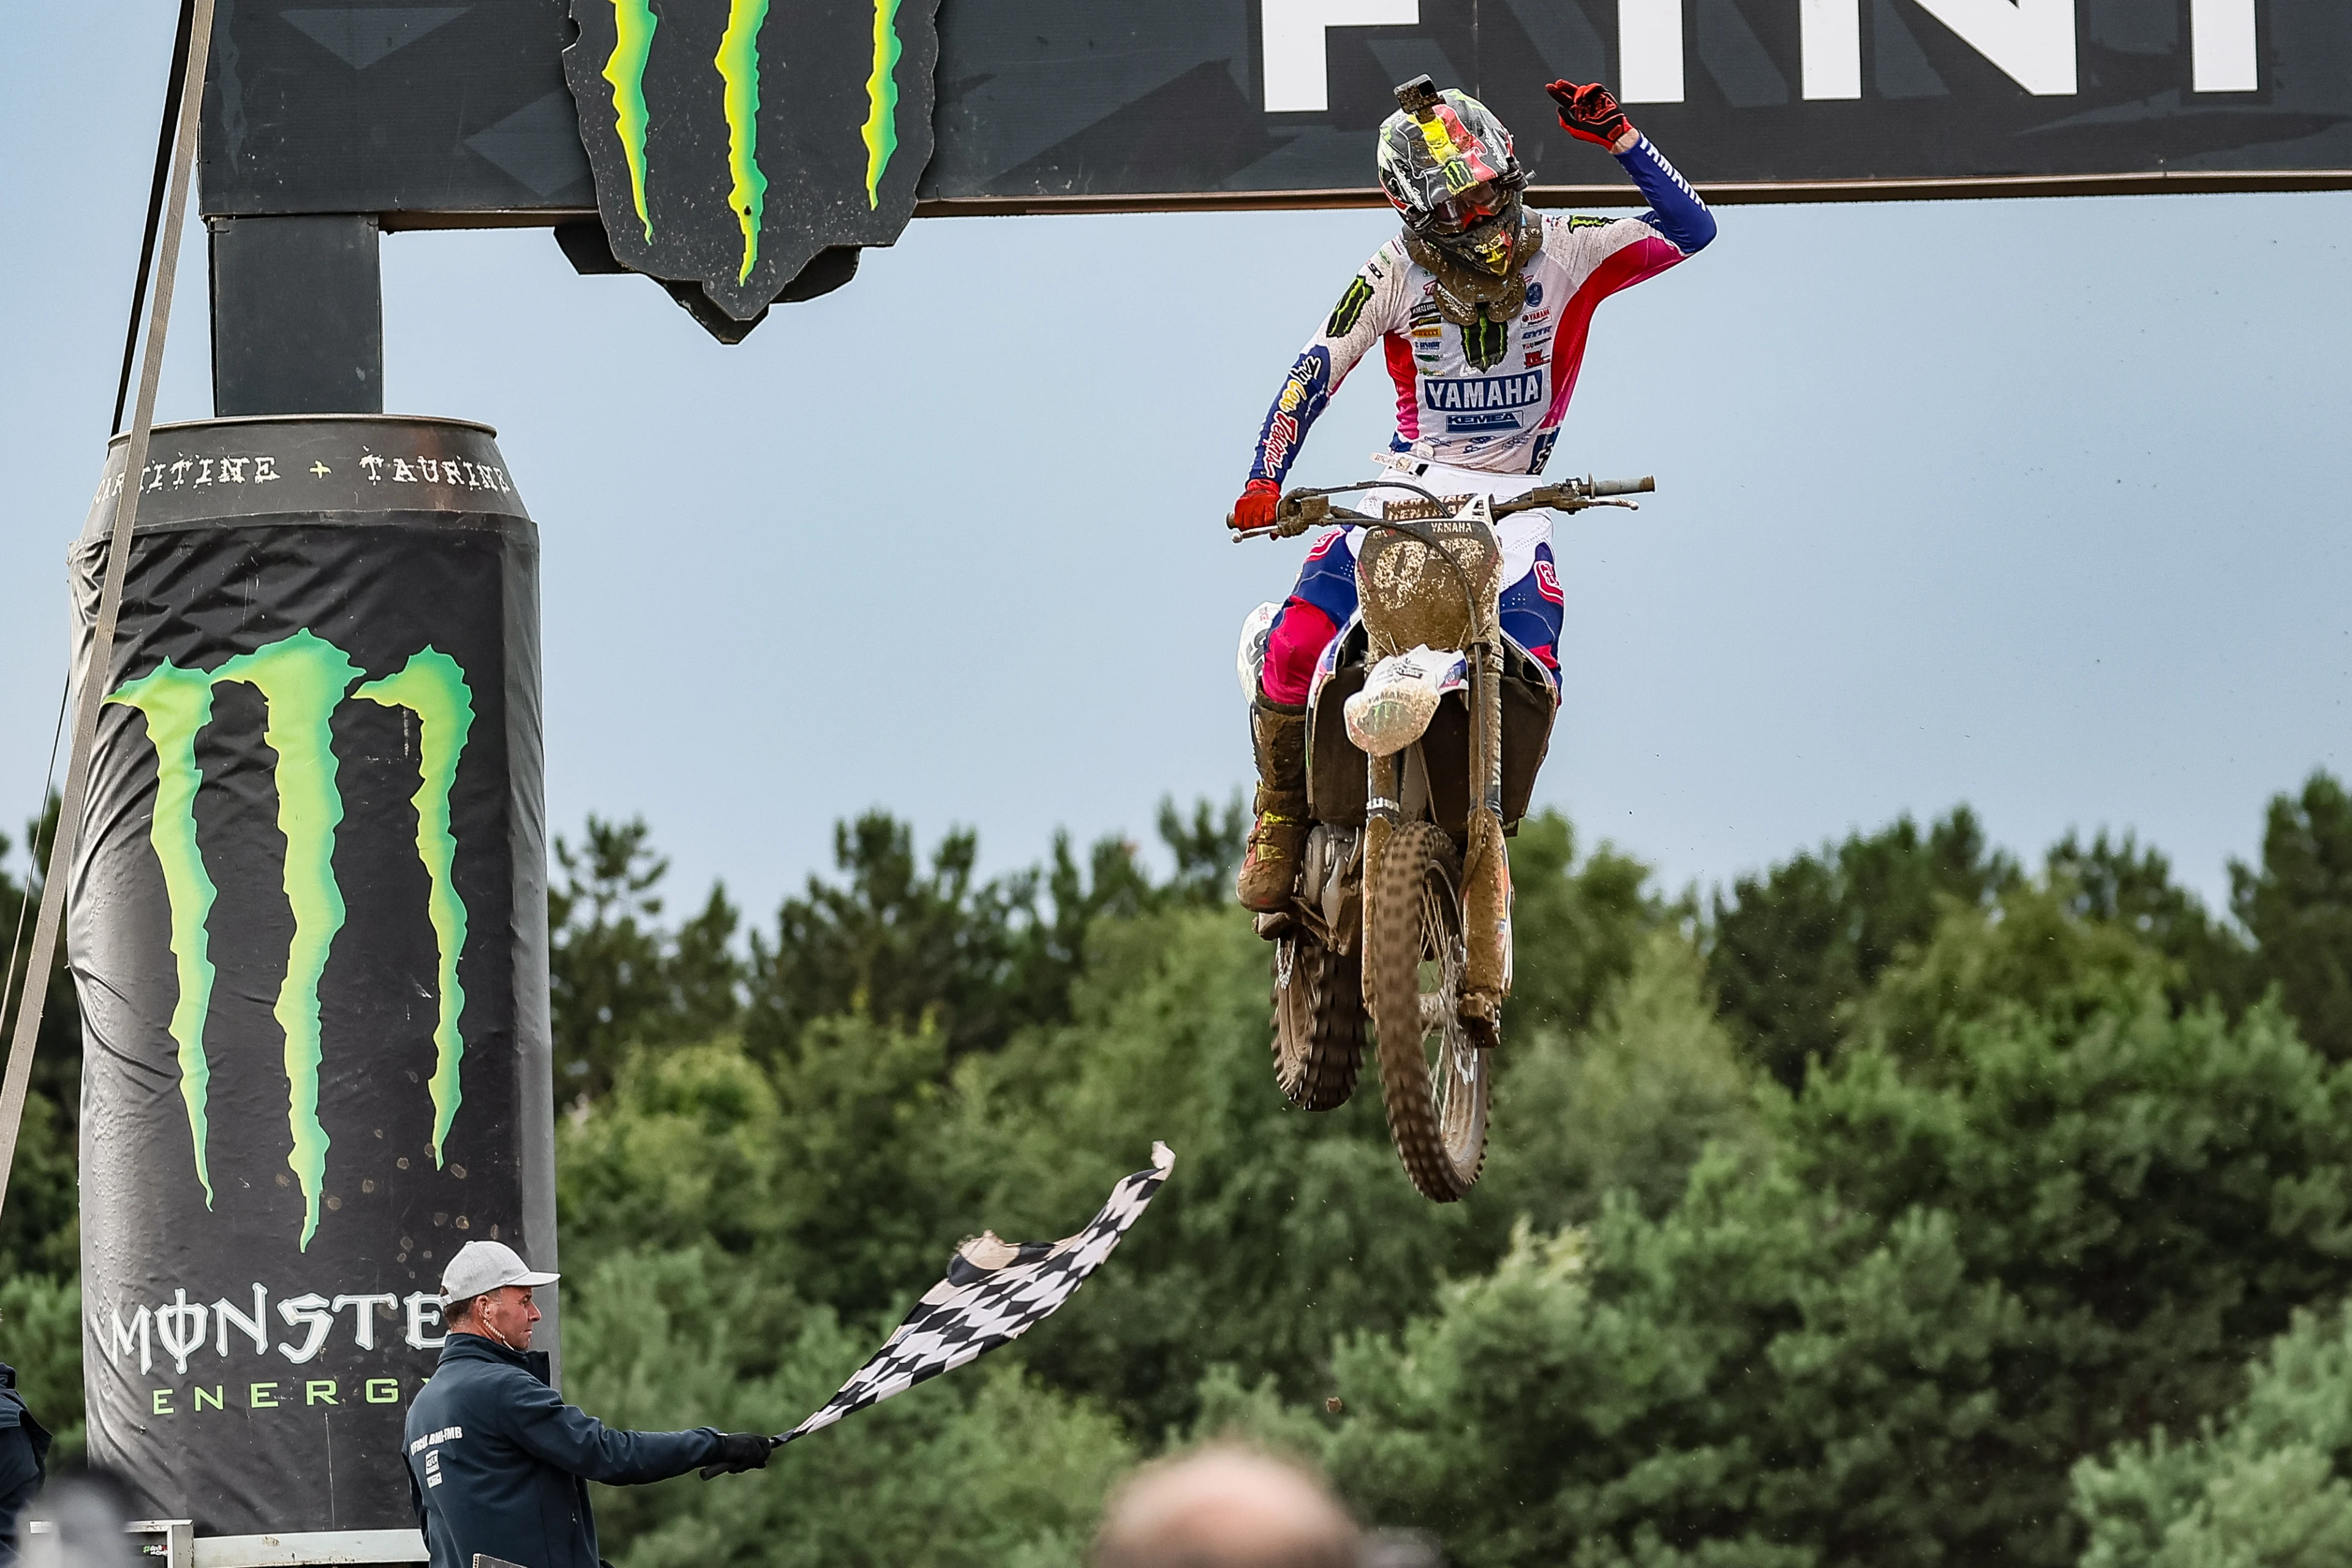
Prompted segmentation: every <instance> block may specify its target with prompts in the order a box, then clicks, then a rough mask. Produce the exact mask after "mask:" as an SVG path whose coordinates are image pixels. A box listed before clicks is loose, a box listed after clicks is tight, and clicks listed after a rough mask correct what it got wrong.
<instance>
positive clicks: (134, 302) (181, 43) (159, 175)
mask: <svg viewBox="0 0 2352 1568" xmlns="http://www.w3.org/2000/svg"><path fill="white" fill-rule="evenodd" d="M195 19H196V0H180V26H179V29H178V31H177V32H176V33H175V34H174V36H173V39H172V68H171V69H170V71H169V72H167V73H166V74H165V76H164V79H163V121H162V123H161V124H160V125H158V126H157V127H156V131H155V178H154V181H153V184H152V185H151V186H150V188H149V190H148V192H147V228H146V232H145V233H143V234H142V235H141V236H140V238H139V266H138V268H137V270H136V272H135V273H134V274H133V276H132V278H131V317H130V320H129V321H126V322H125V323H124V324H123V328H122V374H121V377H120V378H119V379H118V380H117V381H116V382H115V384H114V415H113V417H112V419H111V420H110V422H109V423H108V425H107V426H106V433H107V435H108V436H109V437H112V436H115V435H117V434H119V433H120V432H121V429H122V409H123V405H126V404H128V403H129V402H130V401H131V369H132V367H133V366H135V365H136V364H138V363H139V321H140V318H141V317H142V315H143V314H145V312H146V310H147V280H148V279H149V278H150V277H151V276H152V273H153V268H154V265H155V239H156V236H157V234H158V232H159V231H160V230H161V229H162V228H163V197H164V195H166V194H167V191H168V189H169V186H170V184H171V179H172V147H173V142H174V140H175V138H174V136H173V132H176V131H177V130H178V128H179V123H180V92H181V89H182V88H183V87H184V85H185V78H186V75H187V69H188V38H189V35H190V34H191V33H192V32H193V31H194V24H195ZM72 691H73V671H72V670H71V669H70V668H68V670H67V671H66V678H65V682H64V684H63V685H62V686H60V687H59V688H58V716H57V720H56V721H55V722H54V723H53V724H51V725H50V727H49V763H48V766H47V767H46V768H44V769H42V770H41V799H40V804H39V805H38V806H37V808H36V809H35V811H34V813H33V836H32V838H31V840H30V841H29V842H27V843H26V846H25V860H26V876H25V902H24V903H20V904H19V905H17V906H16V931H15V932H14V933H13V934H11V935H10V937H9V939H8V966H7V968H5V969H0V1029H5V1028H6V1027H7V1024H8V1005H9V1003H10V1002H11V1001H12V1000H13V999H14V998H15V995H16V960H17V959H18V958H19V957H21V956H22V954H23V949H24V945H25V910H26V907H27V906H29V904H30V903H31V901H32V895H33V884H34V881H35V880H36V879H35V877H34V874H33V873H34V872H35V871H37V869H38V868H39V867H40V864H41V843H40V831H41V821H42V819H43V818H44V817H46V816H48V814H49V788H50V782H51V781H52V780H54V779H55V778H56V777H57V774H58V738H59V737H60V736H62V735H63V734H64V733H65V724H66V700H67V698H68V696H70V695H71V693H72ZM27 984H30V982H29V981H27ZM44 984H47V982H46V980H44ZM5 1186H6V1183H5V1179H0V1190H5Z"/></svg>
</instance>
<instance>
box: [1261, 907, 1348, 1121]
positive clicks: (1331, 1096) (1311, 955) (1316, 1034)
mask: <svg viewBox="0 0 2352 1568" xmlns="http://www.w3.org/2000/svg"><path fill="white" fill-rule="evenodd" d="M1363 1065H1364V982H1363V972H1362V970H1361V968H1360V966H1359V965H1358V963H1357V961H1356V960H1355V959H1353V958H1351V957H1349V956H1348V955H1347V954H1345V953H1340V952H1333V951H1332V950H1331V949H1329V948H1328V947H1326V946H1324V945H1323V944H1322V943H1321V942H1318V941H1316V940H1315V939H1314V938H1313V937H1311V936H1309V935H1307V933H1306V932H1305V931H1299V930H1297V929H1296V928H1294V929H1293V931H1292V932H1291V934H1290V935H1288V936H1286V937H1284V938H1282V939H1281V940H1280V941H1279V942H1276V943H1275V944H1274V1078H1275V1081H1276V1083H1278V1084H1280V1085H1281V1086H1282V1097H1283V1098H1284V1099H1285V1100H1288V1101H1289V1102H1290V1103H1291V1104H1293V1105H1295V1106H1297V1107H1298V1108H1299V1109H1300V1110H1334V1109H1336V1108H1338V1107H1339V1106H1342V1105H1345V1104H1347V1103H1348V1097H1349V1095H1350V1094H1353V1093H1354V1092H1355V1089H1356V1075H1357V1073H1358V1072H1360V1070H1362V1068H1363Z"/></svg>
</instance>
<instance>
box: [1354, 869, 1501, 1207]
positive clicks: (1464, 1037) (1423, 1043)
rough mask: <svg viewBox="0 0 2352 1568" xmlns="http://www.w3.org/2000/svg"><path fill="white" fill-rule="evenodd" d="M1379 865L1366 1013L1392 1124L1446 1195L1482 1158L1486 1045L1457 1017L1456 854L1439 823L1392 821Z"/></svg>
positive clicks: (1420, 1169)
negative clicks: (1477, 1043) (1376, 1037)
mask: <svg viewBox="0 0 2352 1568" xmlns="http://www.w3.org/2000/svg"><path fill="white" fill-rule="evenodd" d="M1376 874H1377V875H1378V877H1379V879H1380V883H1379V886H1378V888H1377V889H1375V896H1374V899H1373V904H1372V919H1371V922H1370V925H1371V929H1370V931H1369V932H1368V933H1367V935H1368V937H1369V940H1370V956H1371V964H1372V991H1371V996H1372V1022H1373V1024H1374V1025H1375V1026H1376V1027H1377V1028H1378V1030H1379V1033H1380V1062H1381V1099H1382V1100H1385V1101H1387V1103H1388V1112H1389V1134H1390V1136H1391V1137H1392V1138H1394V1139H1395V1140H1396V1146H1397V1153H1398V1155H1399V1156H1400V1157H1401V1158H1402V1160H1403V1161H1404V1169H1405V1173H1406V1174H1407V1175H1409V1176H1411V1177H1412V1184H1413V1185H1414V1186H1415V1187H1417V1188H1419V1189H1420V1191H1421V1194H1422V1195H1423V1197H1425V1198H1428V1199H1430V1200H1431V1201H1432V1202H1433V1203H1441V1204H1450V1203H1452V1202H1454V1200H1455V1199H1457V1198H1459V1197H1461V1196H1462V1194H1465V1193H1466V1192H1468V1191H1469V1190H1470V1187H1471V1184H1473V1183H1475V1182H1476V1181H1477V1179H1478V1173H1479V1170H1480V1168H1481V1167H1483V1166H1484V1165H1485V1164H1486V1103H1487V1093H1488V1076H1489V1064H1488V1062H1487V1059H1486V1057H1487V1053H1486V1052H1485V1051H1482V1050H1479V1049H1477V1048H1475V1047H1474V1046H1473V1045H1472V1044H1471V1039H1470V1034H1469V1031H1468V1030H1467V1029H1465V1028H1464V1027H1463V1025H1462V1013H1461V1005H1462V972H1463V965H1464V962H1465V949H1464V946H1463V940H1462V895H1461V868H1460V859H1459V858H1458V857H1457V856H1456V855H1455V853H1454V843H1453V841H1452V840H1451V839H1449V838H1447V837H1446V836H1445V834H1444V831H1443V830H1441V829H1440V828H1438V827H1437V826H1435V825H1433V824H1432V823H1427V822H1407V823H1401V824H1399V825H1398V826H1397V827H1396V829H1395V830H1394V831H1393V832H1391V834H1390V835H1389V842H1388V847H1387V848H1386V849H1385V850H1384V851H1382V853H1381V863H1380V866H1379V868H1377V872H1376Z"/></svg>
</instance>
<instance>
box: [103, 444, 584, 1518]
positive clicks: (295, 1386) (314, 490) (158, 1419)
mask: <svg viewBox="0 0 2352 1568" xmlns="http://www.w3.org/2000/svg"><path fill="white" fill-rule="evenodd" d="M121 463H122V447H121V443H120V442H118V443H117V444H116V446H115V447H114V450H113V455H112V460H111V463H110V467H109V468H108V470H107V473H106V476H105V479H104V481H103V482H102V483H101V485H100V490H99V496H98V499H97V501H96V502H95V503H94V504H93V507H92V510H91V515H90V521H89V524H88V526H87V527H86V528H85V530H84V532H83V535H82V538H81V540H80V542H79V543H78V544H77V545H76V546H75V549H74V551H73V553H72V562H71V564H72V578H73V586H74V598H75V609H76V614H77V617H78V626H79V628H80V635H81V637H82V638H83V640H84V643H85V644H86V643H87V640H88V638H89V628H90V626H91V624H92V622H93V620H94V618H95V612H96V605H97V599H98V592H99V584H100V581H101V578H102V576H103V574H104V571H105V565H106V556H107V551H108V546H107V542H106V532H107V528H108V525H109V524H110V521H111V519H112V516H113V506H112V504H111V503H112V501H113V500H114V499H115V498H116V497H117V496H118V495H119V494H120V489H121V486H122V485H123V484H124V483H125V482H127V481H126V476H125V475H124V474H123V473H122V471H121ZM135 482H136V483H137V484H138V485H139V489H140V500H139V514H138V527H137V531H136V532H135V534H134V536H133V539H132V542H131V560H130V563H129V572H128V577H127V580H126V584H125V590H124V594H123V600H122V616H121V626H120V629H119V631H118V634H117V637H116V639H115V644H114V647H113V648H112V650H111V657H110V659H109V660H107V661H106V668H105V670H104V673H103V675H102V677H101V679H104V680H105V681H106V682H107V700H106V705H105V707H104V709H103V710H102V711H103V718H102V719H101V721H100V726H99V731H98V740H97V746H96V750H95V751H94V752H93V753H92V758H91V773H90V784H89V806H88V815H87V818H86V830H85V834H84V837H83V839H82V846H81V850H80V853H79V856H78V858H76V861H75V863H74V865H73V867H72V868H71V872H70V877H71V880H70V883H69V900H70V901H69V903H68V921H69V923H68V943H69V946H68V952H69V954H70V958H71V962H72V965H73V971H74V976H75V979H76V982H77V984H79V990H80V995H81V1004H82V1013H83V1017H84V1028H85V1035H84V1051H85V1056H84V1063H85V1066H84V1077H83V1088H82V1119H81V1161H82V1164H81V1247H82V1280H83V1294H82V1303H83V1318H84V1323H83V1328H84V1365H85V1378H86V1383H87V1391H88V1395H89V1457H90V1459H91V1461H92V1462H93V1463H96V1464H100V1465H104V1466H107V1467H109V1468H112V1469H114V1470H116V1471H118V1472H119V1473H120V1474H121V1475H123V1476H124V1477H125V1478H127V1479H129V1480H130V1481H131V1484H132V1486H133V1487H134V1488H135V1489H138V1490H139V1491H140V1492H141V1493H142V1494H143V1495H142V1505H143V1506H144V1508H145V1509H146V1510H147V1511H148V1512H149V1513H150V1514H151V1515H152V1516H153V1517H157V1518H176V1519H193V1520H194V1521H196V1527H197V1531H198V1533H199V1534H203V1535H247V1534H262V1533H272V1534H282V1533H295V1532H306V1531H369V1530H389V1529H398V1528H402V1527H407V1526H413V1524H414V1522H415V1516H414V1514H413V1513H412V1512H411V1510H410V1505H409V1500H408V1488H407V1482H406V1479H405V1474H404V1467H403V1464H402V1458H401V1451H400V1450H401V1421H402V1415H403V1413H404V1409H405V1408H406V1405H407V1403H408V1401H409V1399H410V1398H411V1397H413V1396H414V1394H415V1392H416V1390H417V1388H418V1386H419V1385H420V1384H421V1383H422V1381H423V1380H424V1378H425V1376H426V1375H427V1374H428V1373H430V1372H431V1370H432V1366H433V1362H434V1359H435V1352H436V1349H437V1347H438V1344H439V1342H440V1338H441V1333H442V1329H441V1323H440V1310H439V1298H438V1288H439V1280H440V1275H441V1269H442V1268H443V1266H444V1265H446V1262H447V1261H448V1259H449V1258H450V1256H451V1255H452V1254H454V1253H455V1252H456V1251H457V1248H458V1247H460V1246H462V1245H463V1244H465V1243H466V1242H467V1241H469V1240H474V1239H477V1238H480V1239H490V1240H502V1241H506V1242H509V1243H510V1244H511V1245H513V1246H514V1247H517V1248H518V1249H519V1250H520V1251H521V1252H522V1253H523V1254H524V1255H525V1256H526V1257H528V1258H530V1259H531V1260H532V1262H533V1263H534V1265H535V1266H537V1267H540V1268H552V1267H553V1266H554V1260H555V1234H554V1229H555V1224H554V1196H553V1168H552V1138H553V1128H552V1116H551V1088H550V1082H549V1066H548V1061H549V1058H548V1043H547V953H546V943H547V931H546V890H545V855H544V831H545V825H544V808H543V805H542V793H541V742H540V706H539V631H538V611H539V605H538V536H537V531H536V530H535V528H534V527H533V525H532V523H531V521H530V516H529V514H528V513H527V512H526V511H525V510H523V505H522V500H521V498H520V496H519V495H518V494H517V493H516V489H515V485H514V481H513V479H512V478H511V477H510V476H509V473H508V471H507V468H506V463H505V460H504V459H503V458H501V457H500V456H499V451H498V447H497V445H496V442H495V440H494V438H493V432H491V431H489V430H488V429H486V428H484V427H482V426H473V425H466V424H461V423H458V422H456V421H448V420H434V419H409V418H378V417H328V418H292V419H251V420H222V421H215V422H210V423H205V424H197V425H186V426H167V427H164V428H163V429H159V430H157V431H156V432H155V434H154V440H153V446H152V450H151V453H150V458H149V461H148V463H147V466H146V468H145V469H144V470H143V471H142V473H141V474H139V475H138V476H136V477H135ZM85 651H86V650H85ZM83 667H84V668H88V661H87V660H85V663H84V666H83ZM550 1294H551V1293H550ZM553 1329H554V1324H553V1323H552V1322H549V1323H548V1324H546V1325H545V1327H544V1328H543V1330H542V1333H543V1335H544V1336H545V1337H544V1339H543V1340H542V1341H541V1343H542V1345H543V1346H546V1347H550V1348H551V1345H552V1342H553Z"/></svg>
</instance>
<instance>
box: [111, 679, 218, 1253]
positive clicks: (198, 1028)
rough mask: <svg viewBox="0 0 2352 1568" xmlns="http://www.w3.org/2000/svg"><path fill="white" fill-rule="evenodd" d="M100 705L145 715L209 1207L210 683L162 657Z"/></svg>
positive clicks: (200, 1174) (184, 1049)
mask: <svg viewBox="0 0 2352 1568" xmlns="http://www.w3.org/2000/svg"><path fill="white" fill-rule="evenodd" d="M107 700H108V701H109V702H120V703H121V704H122V705H123V706H124V707H126V708H135V709H137V710H139V711H140V712H142V713H143V714H145V715H146V716H147V743H148V744H149V745H151V746H152V747H154V748H155V817H154V822H153V825H152V826H151V827H150V828H149V829H148V834H147V840H148V842H149V843H151V844H152V845H153V846H154V847H155V858H156V860H157V861H158V862H160V863H161V864H162V866H163V891H164V894H165V896H166V898H167V899H168V900H170V902H171V906H172V956H173V958H174V959H176V960H177V961H178V963H179V972H180V997H179V1000H178V1002H177V1003H175V1004H174V1005H173V1008H172V1038H173V1040H174V1041H175V1042H177V1043H178V1045H179V1047H180V1098H181V1099H182V1100H185V1101H186V1102H187V1107H188V1138H189V1141H190V1142H192V1143H193V1144H194V1146H195V1152H196V1180H197V1181H198V1182H200V1183H202V1184H203V1185H204V1189H205V1207H206V1208H210V1207H212V1206H213V1178H212V1168H211V1165H210V1163H208V1161H207V1159H206V1157H205V1144H206V1142H207V1140H208V1139H209V1138H210V1136H211V1133H210V1129H209V1126H208V1124H207V1122H206V1120H205V1101H206V1099H207V1097H208V1095H209V1092H210V1089H211V1084H212V1064H211V1063H210V1062H209V1061H207V1060H206V1059H205V1018H206V1017H207V1016H209V1015H210V1014H211V1012H212V1005H213V977H214V970H213V961H212V952H211V938H210V936H209V935H208V934H207V933H206V931H205V921H206V919H207V918H209V917H210V916H211V914H212V909H213V900H214V899H215V897H216V896H217V895H218V891H219V889H216V888H215V887H214V886H213V879H212V877H211V874H210V873H208V872H207V871H206V870H205V858H204V853H203V851H202V850H200V849H199V848H197V847H196V788H197V786H198V785H199V784H202V783H203V782H204V775H203V774H202V773H200V772H199V771H198V770H197V767H196V731H199V730H201V729H203V728H204V727H205V725H207V724H209V723H211V722H212V719H213V678H212V677H211V676H210V675H207V674H205V672H204V671H203V670H200V669H182V668H179V667H178V666H177V665H175V664H173V662H172V661H171V660H170V659H165V660H164V661H163V664H161V665H160V666H158V667H157V668H155V669H154V670H153V671H152V672H151V673H149V674H147V675H143V676H141V677H140V678H139V679H136V680H132V681H126V682H124V683H123V685H122V687H121V689H118V690H117V691H115V692H114V693H113V694H112V695H110V697H108V698H107Z"/></svg>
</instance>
